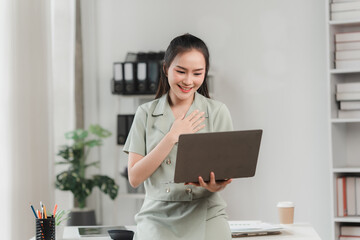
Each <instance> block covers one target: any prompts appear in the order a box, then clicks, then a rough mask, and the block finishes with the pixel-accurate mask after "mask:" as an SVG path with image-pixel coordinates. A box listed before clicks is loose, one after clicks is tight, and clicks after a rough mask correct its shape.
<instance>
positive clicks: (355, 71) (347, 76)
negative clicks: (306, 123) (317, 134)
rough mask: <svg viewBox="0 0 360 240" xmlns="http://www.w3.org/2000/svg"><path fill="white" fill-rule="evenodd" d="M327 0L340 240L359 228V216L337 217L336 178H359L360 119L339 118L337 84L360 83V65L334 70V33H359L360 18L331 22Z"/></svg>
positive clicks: (335, 231) (335, 226)
mask: <svg viewBox="0 0 360 240" xmlns="http://www.w3.org/2000/svg"><path fill="white" fill-rule="evenodd" d="M332 2H333V0H327V1H326V23H327V24H326V40H327V43H326V46H327V79H326V80H327V91H328V110H329V111H328V112H329V114H328V115H329V121H328V126H329V132H330V139H329V141H330V146H331V150H330V151H331V152H330V158H331V159H330V168H331V169H330V183H331V196H332V199H331V216H332V219H331V224H332V229H331V231H332V239H333V240H338V239H339V236H340V227H341V226H343V225H354V224H355V225H359V226H360V216H347V217H339V216H337V190H336V179H337V178H338V177H340V176H358V177H360V159H359V156H360V119H359V118H351V119H343V118H338V110H339V102H337V101H336V96H335V94H336V84H338V83H352V82H360V66H359V67H355V68H349V69H336V68H335V34H337V33H346V32H360V19H349V20H341V21H332V20H331V19H330V18H331V12H330V11H331V7H330V5H331V3H332Z"/></svg>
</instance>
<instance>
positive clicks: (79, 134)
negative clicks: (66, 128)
mask: <svg viewBox="0 0 360 240" xmlns="http://www.w3.org/2000/svg"><path fill="white" fill-rule="evenodd" d="M87 136H88V131H86V130H83V129H76V130H75V131H71V132H67V133H65V138H66V139H73V140H74V141H79V140H83V139H85V138H86V137H87Z"/></svg>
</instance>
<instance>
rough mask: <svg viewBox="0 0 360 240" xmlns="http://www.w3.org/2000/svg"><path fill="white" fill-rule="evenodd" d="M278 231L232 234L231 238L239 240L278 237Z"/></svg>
mask: <svg viewBox="0 0 360 240" xmlns="http://www.w3.org/2000/svg"><path fill="white" fill-rule="evenodd" d="M279 234H281V232H280V231H275V232H273V231H270V232H254V233H236V232H232V233H231V237H233V238H241V237H258V236H268V235H279Z"/></svg>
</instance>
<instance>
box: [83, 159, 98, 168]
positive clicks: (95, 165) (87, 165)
mask: <svg viewBox="0 0 360 240" xmlns="http://www.w3.org/2000/svg"><path fill="white" fill-rule="evenodd" d="M99 165H100V161H96V162H92V163H89V164H86V165H85V168H87V167H90V166H94V167H99Z"/></svg>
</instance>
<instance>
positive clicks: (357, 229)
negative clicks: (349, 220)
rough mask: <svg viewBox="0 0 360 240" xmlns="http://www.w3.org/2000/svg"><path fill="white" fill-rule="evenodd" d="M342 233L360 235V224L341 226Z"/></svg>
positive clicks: (344, 234) (343, 234)
mask: <svg viewBox="0 0 360 240" xmlns="http://www.w3.org/2000/svg"><path fill="white" fill-rule="evenodd" d="M340 235H342V236H357V237H360V226H341V227H340Z"/></svg>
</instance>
